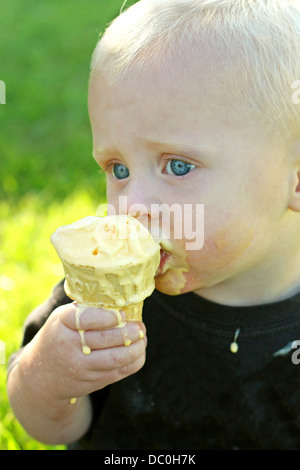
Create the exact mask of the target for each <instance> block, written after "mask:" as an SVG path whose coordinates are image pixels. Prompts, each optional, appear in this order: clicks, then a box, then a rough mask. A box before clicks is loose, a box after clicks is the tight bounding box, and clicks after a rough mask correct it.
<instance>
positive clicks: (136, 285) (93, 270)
mask: <svg viewBox="0 0 300 470" xmlns="http://www.w3.org/2000/svg"><path fill="white" fill-rule="evenodd" d="M51 242H52V243H53V245H54V247H55V249H56V251H57V253H58V255H59V257H60V259H61V261H62V263H63V267H64V271H65V276H66V281H65V290H66V293H67V295H68V296H69V297H70V298H72V299H74V300H76V301H77V302H79V303H84V304H86V305H90V306H107V307H112V308H114V307H117V308H121V307H125V306H132V311H134V310H137V304H140V303H141V302H143V300H144V299H145V298H146V297H148V296H149V295H151V294H152V292H153V290H154V287H155V284H154V276H155V273H156V270H157V268H158V266H159V263H160V246H159V244H158V243H156V242H155V241H154V240H153V238H152V237H151V234H150V232H149V231H148V230H147V229H146V228H145V227H144V226H143V225H142V224H141V223H140V222H139V221H138V220H137V219H135V218H133V217H130V216H126V215H116V216H107V217H85V218H84V219H81V220H79V221H77V222H74V223H73V224H70V225H66V226H63V227H60V228H58V229H57V230H56V232H55V233H54V234H53V235H52V237H51Z"/></svg>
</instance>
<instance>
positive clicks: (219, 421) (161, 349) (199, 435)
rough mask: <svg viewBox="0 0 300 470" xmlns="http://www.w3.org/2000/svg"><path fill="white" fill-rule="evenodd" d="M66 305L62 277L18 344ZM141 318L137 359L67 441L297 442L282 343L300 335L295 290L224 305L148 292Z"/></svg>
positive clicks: (298, 396)
mask: <svg viewBox="0 0 300 470" xmlns="http://www.w3.org/2000/svg"><path fill="white" fill-rule="evenodd" d="M67 302H70V299H68V297H67V296H66V295H65V293H64V291H63V283H62V282H61V283H60V284H59V285H58V286H56V288H55V289H54V291H53V293H52V296H51V297H50V298H49V299H48V300H47V301H46V302H45V303H44V304H43V305H41V306H40V307H38V308H37V309H36V310H35V311H34V312H33V313H32V314H31V316H30V317H29V318H28V320H27V322H26V325H25V331H24V340H23V345H24V344H26V343H27V342H28V341H30V340H31V338H32V337H33V336H34V335H35V333H36V332H37V331H38V329H39V328H40V327H41V326H42V325H43V323H44V322H45V320H46V318H47V317H48V316H49V314H50V313H51V312H52V311H53V309H54V308H56V307H57V306H58V305H61V304H63V303H67ZM143 320H144V322H145V325H146V328H147V337H148V346H147V356H146V357H147V358H146V364H145V365H144V367H143V368H142V369H141V370H140V371H139V372H137V373H136V374H134V375H131V376H130V377H128V378H126V379H124V380H122V381H120V382H117V383H115V384H112V385H111V386H109V387H106V388H105V389H103V390H101V391H98V392H95V393H93V394H92V395H91V398H92V403H93V409H94V415H93V423H92V426H91V428H90V430H89V432H88V433H87V434H86V436H84V438H83V439H81V440H80V441H79V442H78V443H75V444H74V445H72V446H71V448H78V449H81V448H83V449H105V450H108V449H109V450H117V449H122V450H138V449H143V450H155V449H159V450H182V449H185V450H195V449H300V364H299V366H298V365H297V363H296V362H297V361H292V356H293V357H294V358H295V354H296V353H297V350H296V349H295V347H294V348H293V347H291V344H290V343H291V342H293V341H294V340H300V294H298V295H296V296H294V297H292V298H290V299H288V300H284V301H281V302H276V303H273V304H267V305H261V306H252V307H229V306H224V305H219V304H216V303H214V302H210V301H207V300H204V299H203V298H201V297H200V296H197V295H196V294H194V293H187V294H183V295H180V296H167V295H164V294H161V293H159V292H158V291H155V292H154V293H153V294H152V296H151V297H149V298H148V299H146V300H145V303H144V311H143ZM237 329H239V335H238V338H237V343H238V351H237V353H232V352H231V350H230V344H231V343H232V341H233V339H234V336H235V333H236V332H237ZM286 345H289V347H287V348H286V349H284V348H285V346H286ZM293 346H295V345H293ZM17 354H18V353H17ZM17 354H15V355H14V356H13V357H12V359H11V366H12V365H13V362H14V360H15V359H16V357H17Z"/></svg>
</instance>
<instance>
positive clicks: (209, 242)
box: [184, 222, 256, 292]
mask: <svg viewBox="0 0 300 470" xmlns="http://www.w3.org/2000/svg"><path fill="white" fill-rule="evenodd" d="M255 233H256V230H255V228H254V227H253V226H252V227H251V226H247V225H244V224H241V222H237V223H235V224H232V223H231V224H228V225H227V226H225V227H222V228H220V229H218V230H216V231H215V232H213V233H211V234H210V236H209V237H208V238H207V239H206V240H205V242H204V246H203V248H202V250H200V251H199V252H198V253H194V255H193V253H192V252H190V253H188V258H187V261H188V264H189V273H187V274H186V285H185V288H184V292H187V291H188V290H191V289H195V288H203V287H208V286H211V285H213V284H216V283H218V282H220V281H222V280H224V279H226V278H228V277H230V276H232V275H234V274H237V273H238V271H239V270H240V269H244V268H245V267H246V266H247V263H249V262H250V259H253V249H255ZM250 253H251V255H250Z"/></svg>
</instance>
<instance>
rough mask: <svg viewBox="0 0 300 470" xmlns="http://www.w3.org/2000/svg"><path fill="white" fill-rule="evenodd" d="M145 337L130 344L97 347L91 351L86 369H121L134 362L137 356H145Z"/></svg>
mask: <svg viewBox="0 0 300 470" xmlns="http://www.w3.org/2000/svg"><path fill="white" fill-rule="evenodd" d="M146 345H147V341H146V337H145V338H143V339H139V340H138V341H136V342H135V343H132V344H131V345H130V346H127V347H126V346H117V347H114V348H108V349H98V350H94V351H92V353H91V355H90V356H88V357H87V359H88V369H89V370H90V371H113V370H117V369H122V368H123V367H126V366H129V364H131V363H133V362H135V361H136V360H137V359H138V358H139V357H144V356H145V350H146Z"/></svg>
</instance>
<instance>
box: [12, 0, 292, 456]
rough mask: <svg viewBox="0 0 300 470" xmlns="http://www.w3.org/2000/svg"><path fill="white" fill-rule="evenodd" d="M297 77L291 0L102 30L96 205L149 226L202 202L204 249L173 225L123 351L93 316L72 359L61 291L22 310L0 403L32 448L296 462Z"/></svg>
mask: <svg viewBox="0 0 300 470" xmlns="http://www.w3.org/2000/svg"><path fill="white" fill-rule="evenodd" d="M299 78H300V2H299V1H297V0H295V1H293V0H268V1H266V0H141V1H139V2H137V3H136V4H135V5H133V6H131V7H130V8H128V9H127V10H125V11H124V12H123V13H122V14H121V15H120V16H119V17H118V18H116V19H115V21H114V22H113V23H112V24H111V25H110V26H109V27H108V29H107V30H106V32H105V33H104V35H103V36H102V38H101V39H100V41H99V42H98V44H97V46H96V49H95V51H94V54H93V59H92V67H91V75H90V83H89V99H88V106H89V115H90V121H91V127H92V134H93V149H94V151H93V154H94V158H95V159H96V161H97V162H98V163H99V165H100V167H101V168H102V169H103V170H104V171H105V173H106V176H107V200H108V203H109V205H110V206H111V207H114V208H116V211H117V212H124V213H126V212H127V213H129V214H130V215H133V216H134V217H137V218H138V219H139V220H140V221H141V222H142V223H143V224H144V225H146V226H147V227H149V226H150V227H151V226H152V225H155V224H156V223H157V220H154V219H155V217H154V215H153V213H152V211H151V205H153V204H155V205H162V204H166V205H168V207H171V206H172V205H173V204H177V205H179V207H181V209H182V212H181V213H182V216H183V218H185V217H190V218H191V219H192V220H195V219H196V216H197V213H196V209H197V205H199V204H201V205H203V207H204V244H203V246H201V248H198V249H187V242H188V241H190V240H188V239H187V238H186V237H185V236H184V233H183V236H182V237H181V238H178V237H175V235H174V234H175V229H176V227H175V225H174V220H173V219H174V218H173V219H172V218H170V222H169V227H168V229H169V234H170V236H169V240H168V242H167V243H166V244H165V245H164V244H163V245H162V249H163V251H162V261H161V265H160V269H159V272H158V273H157V276H156V291H155V293H154V294H153V295H152V296H151V297H150V298H149V299H147V300H146V301H145V305H144V313H143V318H144V322H145V325H146V327H147V336H145V337H144V338H142V337H141V336H142V335H140V334H139V331H140V329H141V328H142V329H143V331H144V333H145V332H146V328H145V325H144V324H143V323H137V322H128V323H127V324H126V328H127V334H128V336H129V337H130V339H131V345H130V346H128V347H126V346H124V345H123V336H122V332H120V329H117V328H114V326H115V325H116V317H115V315H114V314H113V313H112V312H107V311H104V310H101V309H92V308H90V309H88V310H86V311H85V312H84V314H82V317H81V321H82V325H81V327H82V328H83V329H84V330H85V331H86V334H85V338H86V342H87V344H88V345H89V347H90V349H91V350H92V353H91V354H90V355H89V356H83V355H82V354H81V349H80V340H79V337H78V334H77V331H76V326H75V311H76V305H74V304H72V303H71V301H70V299H68V298H67V297H66V295H65V294H64V292H63V283H60V284H59V285H58V286H57V287H56V288H55V289H54V291H53V294H52V296H51V297H50V299H48V301H47V302H46V303H45V304H44V305H43V306H41V307H39V308H38V309H37V310H35V311H34V312H33V314H32V315H31V316H30V317H29V319H28V320H27V323H26V329H25V337H24V341H23V346H24V347H23V349H21V350H20V351H18V352H17V353H16V354H15V355H14V356H13V357H12V359H11V364H10V373H9V377H8V393H9V397H10V401H11V405H12V408H13V410H14V412H15V414H16V416H17V418H18V419H19V420H20V422H21V423H22V425H23V426H24V427H25V428H26V429H27V430H28V432H29V433H30V434H32V435H33V436H34V437H35V438H36V439H38V440H40V441H44V442H48V443H75V444H73V445H72V446H73V447H72V448H86V449H166V450H168V449H233V448H240V449H254V448H255V449H257V448H259V449H271V448H273V449H279V448H283V449H290V448H291V449H299V448H300V438H299V432H300V419H299V418H300V411H299V410H300V397H299V394H295V391H297V390H299V389H300V372H299V370H298V369H297V367H296V365H295V364H294V363H293V361H292V352H293V347H294V345H295V344H296V343H294V341H295V340H297V339H300V236H299V233H300V214H299V212H300V106H299V105H297V104H296V103H295V100H293V94H294V93H295V90H294V88H293V83H295V81H297V80H298V79H299ZM125 196H126V207H124V205H123V206H122V210H120V198H121V197H122V198H123V199H122V200H124V197H125ZM137 204H138V205H140V206H141V207H143V208H144V210H143V211H137V210H136V207H137ZM187 207H189V213H188V214H187V212H186V210H185V209H186V208H187ZM146 345H147V359H146V362H145V357H146V356H145V351H146ZM143 366H144V367H143ZM72 397H76V398H77V400H76V402H75V403H74V402H70V398H72Z"/></svg>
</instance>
